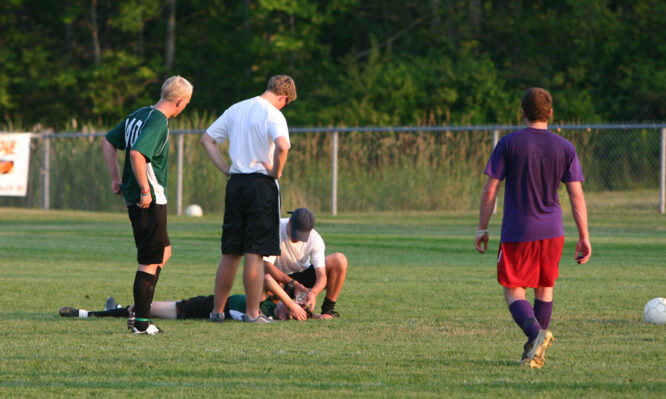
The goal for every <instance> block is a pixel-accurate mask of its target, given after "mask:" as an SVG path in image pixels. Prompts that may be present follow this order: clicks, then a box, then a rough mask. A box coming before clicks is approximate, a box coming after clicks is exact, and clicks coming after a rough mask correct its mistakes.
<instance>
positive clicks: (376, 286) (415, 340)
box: [0, 208, 666, 398]
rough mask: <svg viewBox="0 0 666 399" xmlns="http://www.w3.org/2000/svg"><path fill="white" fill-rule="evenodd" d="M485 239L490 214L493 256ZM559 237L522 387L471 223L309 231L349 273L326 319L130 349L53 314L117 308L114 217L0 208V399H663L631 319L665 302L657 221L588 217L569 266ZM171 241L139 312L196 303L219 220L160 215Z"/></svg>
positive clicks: (652, 330)
mask: <svg viewBox="0 0 666 399" xmlns="http://www.w3.org/2000/svg"><path fill="white" fill-rule="evenodd" d="M591 209H594V208H591ZM499 225H500V217H499V215H498V216H496V217H495V218H494V219H493V221H492V223H491V226H490V229H491V245H492V247H493V248H495V247H496V245H497V238H498V232H499ZM565 225H566V230H567V242H566V244H565V255H564V257H563V260H562V262H561V267H560V279H559V280H558V283H557V285H556V289H555V308H554V316H553V322H552V323H551V330H552V331H553V333H554V335H555V339H556V341H555V343H554V345H553V347H552V348H551V349H549V351H548V354H547V359H548V362H547V364H546V365H545V366H544V368H543V369H540V370H530V369H525V368H521V367H519V366H518V359H519V357H520V354H521V352H522V344H523V342H524V336H523V334H522V332H520V331H519V330H518V328H517V327H516V326H515V324H514V323H513V321H512V319H511V316H510V314H509V313H508V311H507V310H506V307H505V305H504V303H503V299H502V295H501V289H500V287H499V285H498V284H497V282H496V279H495V267H494V260H495V256H494V249H493V251H490V252H491V253H490V254H487V255H480V254H477V253H475V251H474V250H473V235H474V231H475V228H476V214H475V213H468V214H442V213H437V214H433V213H409V214H407V213H405V214H398V213H378V214H344V215H340V216H337V217H331V216H327V215H323V214H322V215H320V216H319V220H318V225H317V229H318V231H319V232H320V233H321V234H322V236H323V237H324V239H325V241H326V243H327V252H330V251H343V252H344V253H346V254H347V256H348V258H349V260H350V270H349V274H348V278H347V283H346V285H345V287H344V289H343V292H342V294H341V296H340V298H339V300H338V305H337V306H336V309H337V310H338V311H339V312H340V313H341V315H342V318H340V319H336V320H329V321H308V322H305V323H298V322H279V323H273V324H272V325H246V324H243V323H235V322H227V323H224V324H222V325H219V324H213V323H209V322H205V321H166V320H163V321H160V322H158V323H157V324H158V325H159V326H160V327H161V328H163V329H164V330H165V331H166V334H163V335H160V336H154V337H146V336H132V335H130V334H129V333H128V331H127V329H126V327H125V320H124V319H86V320H81V319H63V318H60V317H59V316H58V314H57V310H58V307H60V306H62V305H71V306H76V307H81V308H85V309H89V310H90V309H99V308H102V307H103V303H104V300H105V298H106V297H107V296H109V295H113V296H115V297H116V299H117V300H118V302H120V303H122V304H127V303H129V302H131V301H132V293H131V284H132V281H133V278H134V273H135V271H136V265H135V248H134V243H133V241H132V238H131V230H130V224H129V221H128V219H127V216H126V215H124V214H101V213H89V212H66V211H49V212H45V211H38V210H23V209H8V208H0V336H1V338H0V397H35V398H43V397H68V398H69V397H222V396H224V397H253V398H268V397H276V398H283V397H284V398H286V397H289V398H299V397H326V398H329V397H332V398H334V397H340V398H347V397H370V398H373V397H414V398H417V397H418V398H422V397H437V398H439V397H447V398H448V397H461V398H469V397H490V398H496V397H506V398H509V397H510V398H520V397H529V396H537V397H545V398H548V397H552V398H564V397H566V398H571V397H600V398H613V397H632V398H656V397H666V326H664V325H662V326H655V325H648V324H645V323H643V322H642V309H643V306H644V305H645V303H647V301H648V300H650V299H651V298H654V297H657V296H662V297H664V296H666V268H665V266H666V218H665V217H664V216H663V215H658V214H657V213H656V211H655V210H654V209H650V210H645V211H622V212H617V211H612V210H607V211H606V210H597V211H594V212H592V213H591V215H590V231H591V235H592V244H593V255H592V259H591V261H590V262H589V263H588V264H587V265H584V266H580V265H576V264H575V262H574V261H573V255H574V250H573V246H574V245H575V238H576V237H577V235H576V233H575V228H574V227H573V224H572V222H571V217H570V215H566V216H565ZM169 232H170V236H171V240H172V244H173V248H174V251H173V257H172V258H171V261H170V262H169V263H168V264H167V266H166V269H165V271H164V273H162V276H161V278H160V283H159V285H158V286H157V290H156V296H155V299H156V300H171V299H182V298H187V297H190V296H194V295H200V294H210V293H212V288H213V278H214V274H215V270H216V267H217V263H218V261H219V232H220V217H219V216H206V217H204V218H202V219H189V218H185V217H176V216H171V217H170V219H169ZM234 292H235V293H240V292H242V284H241V279H240V277H239V278H237V279H236V284H235V286H234ZM322 300H323V296H322V295H320V297H319V302H320V303H321V301H322ZM318 308H319V305H318Z"/></svg>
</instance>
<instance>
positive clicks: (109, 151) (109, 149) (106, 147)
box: [102, 137, 122, 195]
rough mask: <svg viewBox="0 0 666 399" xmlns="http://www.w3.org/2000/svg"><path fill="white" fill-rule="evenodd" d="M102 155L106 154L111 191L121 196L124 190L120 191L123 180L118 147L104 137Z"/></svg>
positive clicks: (105, 159)
mask: <svg viewBox="0 0 666 399" xmlns="http://www.w3.org/2000/svg"><path fill="white" fill-rule="evenodd" d="M102 153H103V154H104V161H105V162H106V169H107V170H108V171H109V175H110V176H111V191H113V193H114V194H116V195H120V194H122V190H121V189H120V183H122V180H121V178H120V169H119V168H118V160H117V158H116V147H114V146H113V144H111V143H110V142H109V140H107V139H106V137H102Z"/></svg>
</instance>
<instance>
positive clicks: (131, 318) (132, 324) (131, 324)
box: [127, 312, 135, 330]
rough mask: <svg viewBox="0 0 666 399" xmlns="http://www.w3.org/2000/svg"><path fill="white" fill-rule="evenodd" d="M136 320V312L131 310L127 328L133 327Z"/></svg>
mask: <svg viewBox="0 0 666 399" xmlns="http://www.w3.org/2000/svg"><path fill="white" fill-rule="evenodd" d="M134 321H135V317H134V312H130V314H129V317H128V318H127V328H129V329H130V330H131V329H133V328H134Z"/></svg>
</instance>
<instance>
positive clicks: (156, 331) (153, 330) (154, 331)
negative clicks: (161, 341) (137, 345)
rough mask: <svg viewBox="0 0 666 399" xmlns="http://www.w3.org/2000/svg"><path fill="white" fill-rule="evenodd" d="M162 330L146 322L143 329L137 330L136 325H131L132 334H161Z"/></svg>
mask: <svg viewBox="0 0 666 399" xmlns="http://www.w3.org/2000/svg"><path fill="white" fill-rule="evenodd" d="M163 332H164V331H162V330H161V329H160V328H159V327H157V326H156V325H155V324H153V323H148V327H146V329H145V330H139V329H137V328H136V327H132V334H146V335H155V334H162V333H163Z"/></svg>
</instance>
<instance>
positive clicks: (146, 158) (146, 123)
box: [102, 76, 193, 335]
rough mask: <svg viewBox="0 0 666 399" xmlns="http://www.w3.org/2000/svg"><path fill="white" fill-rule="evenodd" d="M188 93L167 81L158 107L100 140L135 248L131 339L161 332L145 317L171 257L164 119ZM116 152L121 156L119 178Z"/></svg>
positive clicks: (175, 79)
mask: <svg viewBox="0 0 666 399" xmlns="http://www.w3.org/2000/svg"><path fill="white" fill-rule="evenodd" d="M192 90H193V88H192V85H191V84H190V82H188V81H187V80H185V79H184V78H182V77H180V76H172V77H170V78H169V79H167V80H166V81H165V82H164V83H163V84H162V91H161V96H160V100H159V101H158V102H157V104H155V105H153V106H148V107H143V108H139V109H138V110H136V111H134V112H132V113H131V114H130V115H129V116H128V117H126V118H125V119H124V120H123V121H122V122H120V123H119V124H118V125H117V126H116V127H114V128H113V129H111V131H109V132H108V133H107V134H106V136H105V137H104V138H102V151H103V153H104V159H105V161H106V167H107V169H108V170H109V174H110V175H111V190H112V191H113V193H114V194H117V195H122V198H123V201H124V203H125V206H126V207H127V211H128V214H129V219H130V221H131V222H132V230H133V232H134V242H135V243H136V248H137V262H138V264H139V266H138V270H137V272H136V276H135V278H134V290H133V291H134V304H135V305H134V313H133V314H130V317H129V319H128V320H127V327H128V328H129V329H130V330H132V332H133V333H135V334H149V335H154V334H156V333H158V332H160V331H161V330H160V329H159V328H157V326H155V325H154V324H153V323H151V322H150V320H149V319H148V316H149V314H150V304H151V302H152V301H153V295H154V293H155V285H156V284H157V280H158V279H159V275H160V272H161V271H162V267H164V264H165V263H166V262H167V261H168V260H169V257H170V256H171V243H170V242H169V236H168V234H167V216H166V204H167V198H166V184H167V159H168V155H169V127H168V119H169V118H173V117H176V116H178V115H179V114H180V113H181V112H182V111H183V110H184V109H185V107H186V106H187V104H189V102H190V99H191V98H192ZM116 150H123V151H125V165H124V168H123V174H122V179H121V176H120V170H119V168H118V161H117V158H116Z"/></svg>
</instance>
